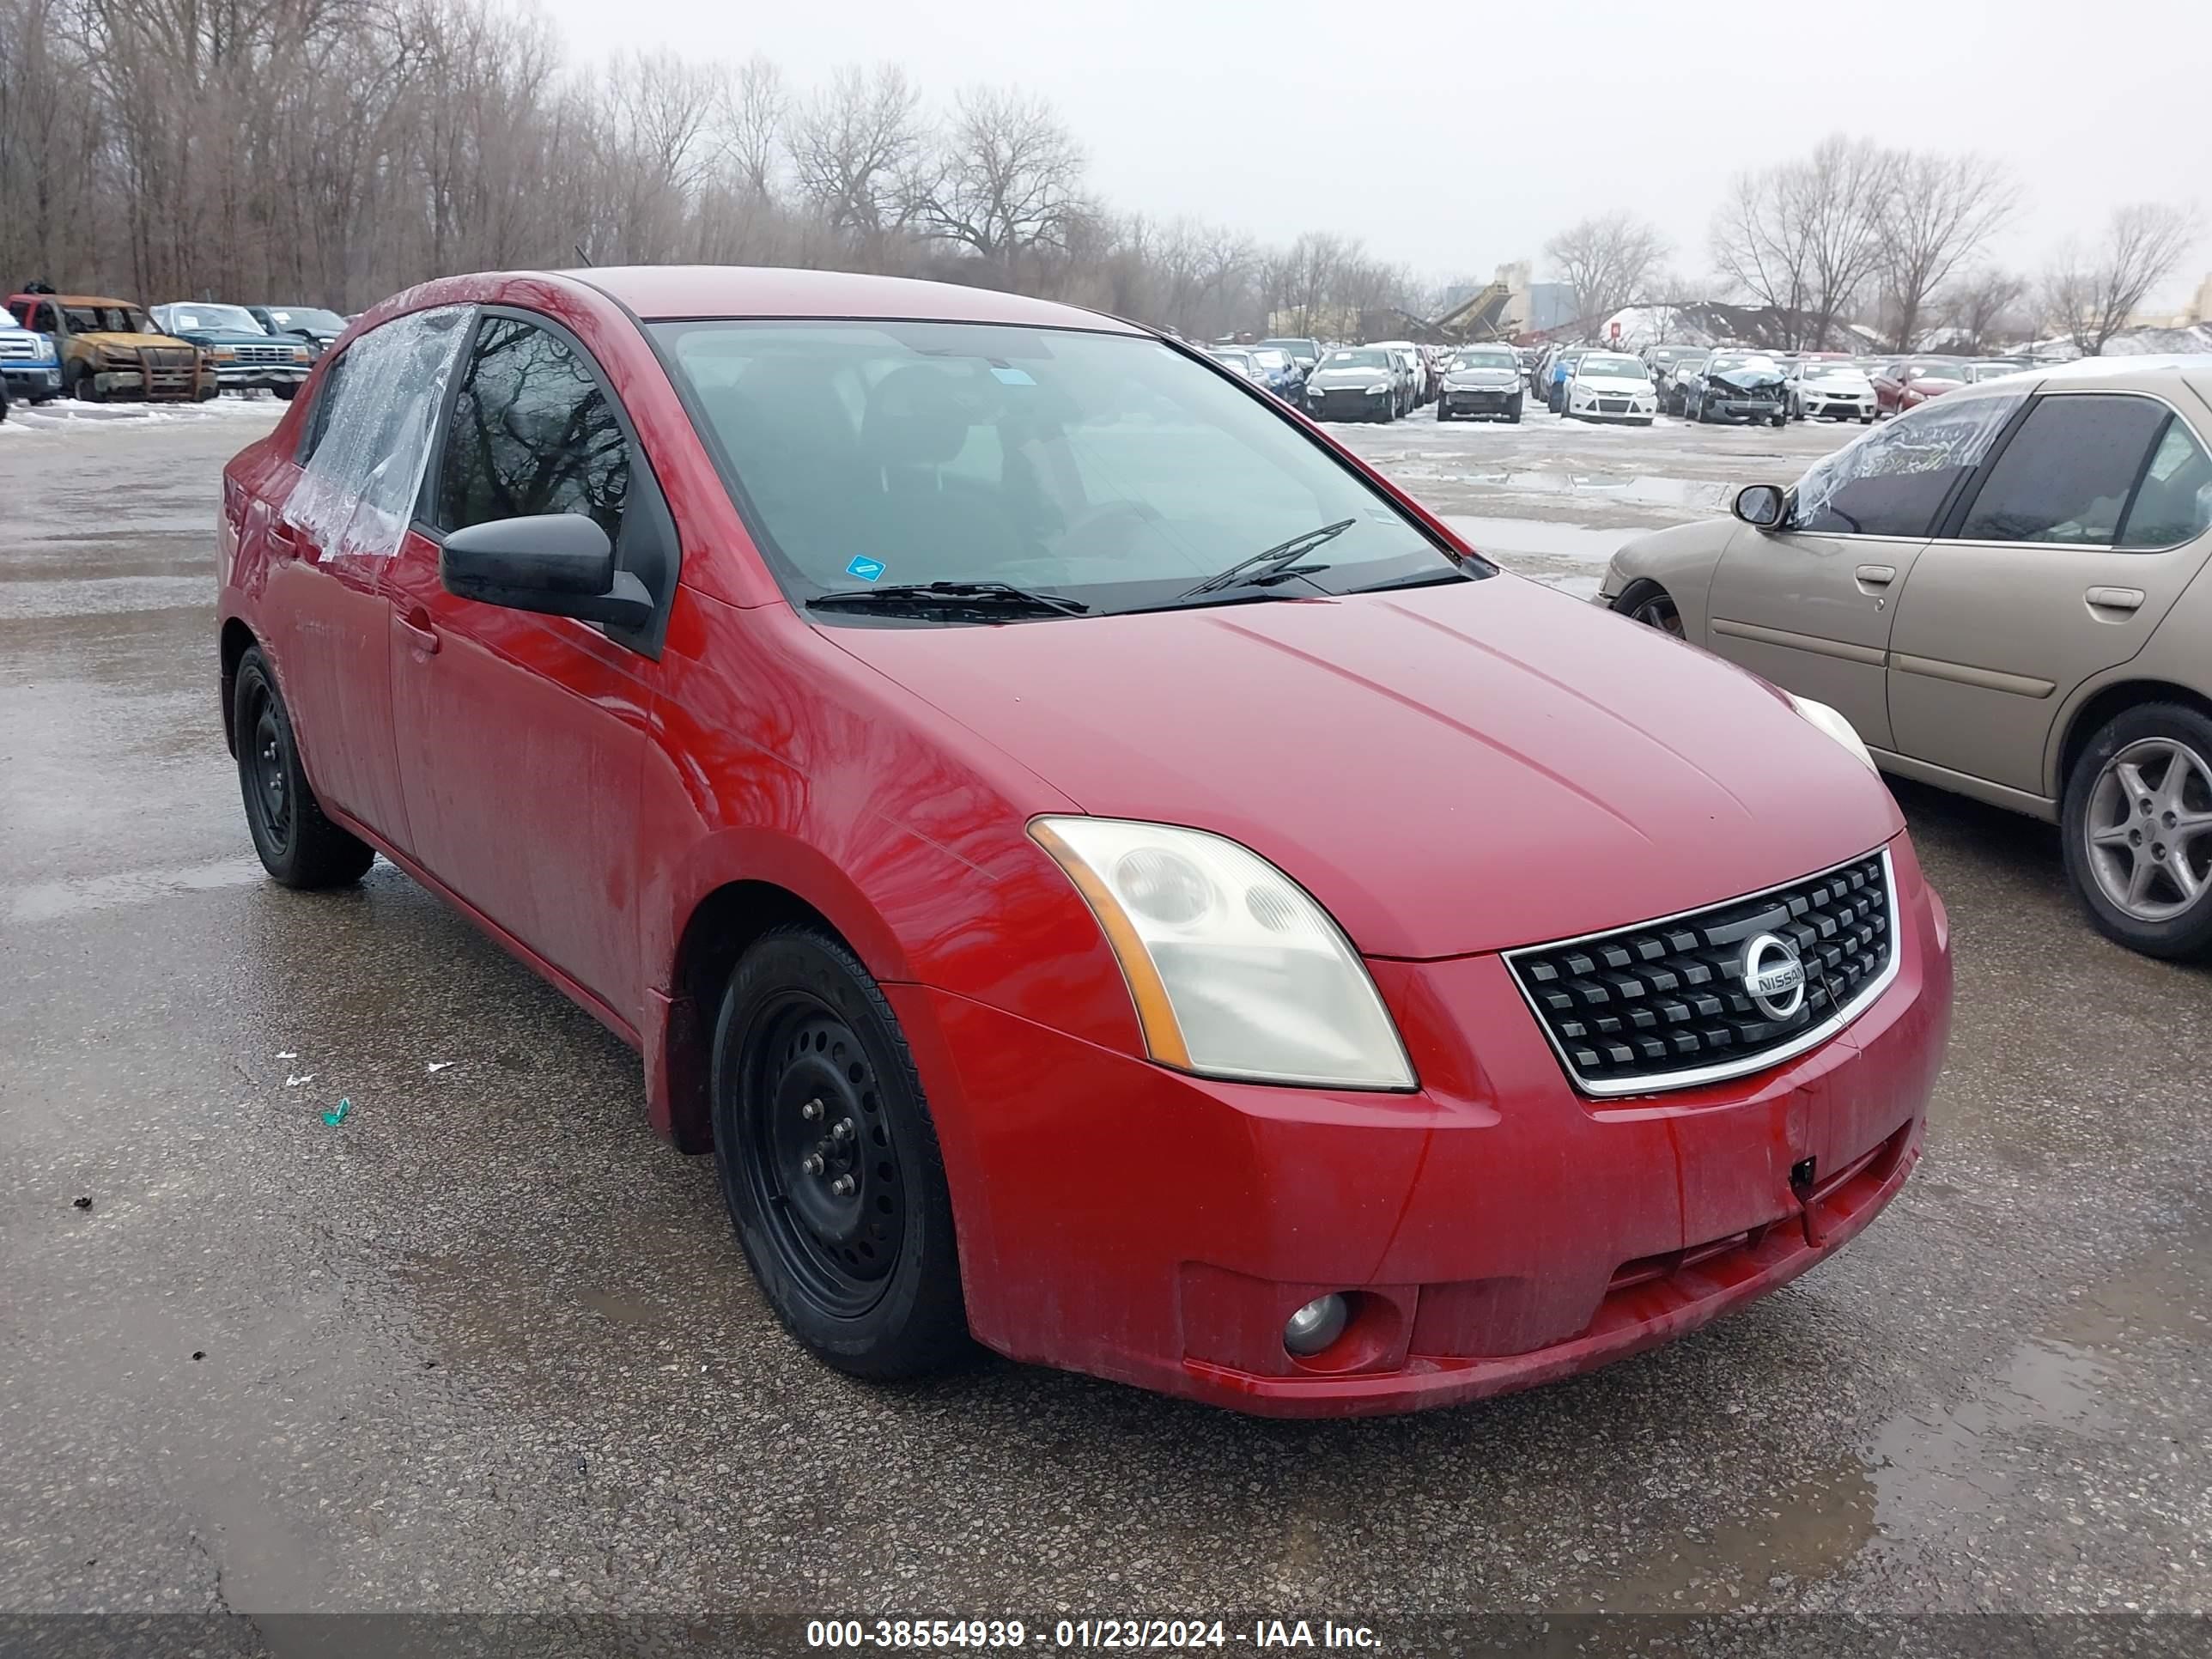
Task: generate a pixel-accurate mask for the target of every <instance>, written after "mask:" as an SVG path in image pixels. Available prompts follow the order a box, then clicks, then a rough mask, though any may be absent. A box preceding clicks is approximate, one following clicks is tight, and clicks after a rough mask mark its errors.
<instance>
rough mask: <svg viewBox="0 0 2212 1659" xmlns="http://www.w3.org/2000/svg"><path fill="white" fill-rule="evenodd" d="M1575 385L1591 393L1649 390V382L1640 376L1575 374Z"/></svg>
mask: <svg viewBox="0 0 2212 1659" xmlns="http://www.w3.org/2000/svg"><path fill="white" fill-rule="evenodd" d="M1575 384H1576V385H1577V386H1588V387H1589V389H1590V390H1591V391H1593V392H1622V393H1627V392H1649V391H1650V390H1651V382H1650V381H1649V380H1646V379H1644V376H1643V375H1641V374H1577V375H1576V376H1575Z"/></svg>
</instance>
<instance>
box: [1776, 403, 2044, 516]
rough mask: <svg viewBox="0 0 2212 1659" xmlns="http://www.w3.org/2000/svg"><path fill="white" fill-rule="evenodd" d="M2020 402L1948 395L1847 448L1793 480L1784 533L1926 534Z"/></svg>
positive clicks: (1979, 461) (1901, 417)
mask: <svg viewBox="0 0 2212 1659" xmlns="http://www.w3.org/2000/svg"><path fill="white" fill-rule="evenodd" d="M2023 390H2024V389H2023ZM2020 401H2021V393H2018V392H1997V390H1996V386H1992V387H1991V388H1990V393H1989V394H1988V395H1984V396H1971V397H1970V396H1966V395H1962V394H1960V393H1955V392H1954V393H1953V394H1952V395H1951V396H1949V397H1947V398H1941V399H1939V400H1937V401H1936V402H1934V403H1927V404H1921V406H1920V407H1919V408H1917V409H1916V410H1911V412H1909V413H1907V414H1904V415H1900V416H1898V417H1897V419H1895V420H1894V421H1892V422H1890V423H1889V424H1888V425H1887V426H1884V427H1877V428H1875V430H1874V431H1872V432H1869V433H1868V434H1867V435H1865V436H1864V437H1863V438H1861V439H1860V440H1859V441H1857V443H1852V444H1846V445H1845V446H1844V447H1843V448H1841V449H1839V450H1838V451H1837V452H1836V453H1834V454H1832V455H1830V456H1828V457H1826V459H1823V460H1820V461H1817V462H1815V463H1814V465H1813V466H1812V468H1811V470H1810V471H1808V472H1807V473H1806V474H1805V476H1804V477H1802V478H1800V479H1799V480H1798V481H1797V504H1796V511H1795V512H1793V513H1791V515H1790V528H1791V529H1792V530H1803V531H1809V532H1813V533H1814V534H1826V535H1832V536H1925V535H1927V534H1928V533H1929V531H1930V530H1931V529H1933V528H1934V526H1935V521H1936V511H1937V509H1939V508H1940V507H1942V505H1943V501H1944V499H1945V497H1947V496H1948V495H1949V494H1950V493H1951V488H1952V486H1953V485H1954V484H1955V483H1958V481H1959V475H1960V473H1962V472H1964V471H1966V470H1967V469H1968V468H1970V467H1973V466H1978V465H1980V464H1981V461H1982V459H1983V457H1984V456H1985V455H1987V454H1988V453H1989V452H1990V441H1991V440H1993V439H1994V438H1995V437H1996V435H1997V434H1998V433H1999V432H2000V431H2001V430H2002V429H2003V427H2004V423H2005V422H2007V421H2008V420H2010V419H2011V418H2012V417H2013V416H2014V415H2015V413H2017V412H2018V410H2019V409H2020Z"/></svg>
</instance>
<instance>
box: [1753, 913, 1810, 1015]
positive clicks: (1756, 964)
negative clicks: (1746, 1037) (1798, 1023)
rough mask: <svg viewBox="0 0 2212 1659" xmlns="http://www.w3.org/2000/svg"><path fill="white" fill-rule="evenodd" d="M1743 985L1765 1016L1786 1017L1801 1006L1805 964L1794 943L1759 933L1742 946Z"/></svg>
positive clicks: (1803, 996)
mask: <svg viewBox="0 0 2212 1659" xmlns="http://www.w3.org/2000/svg"><path fill="white" fill-rule="evenodd" d="M1743 988H1744V992H1745V994H1747V995H1748V996H1749V997H1750V998H1751V1000H1753V1002H1755V1003H1757V1004H1758V1005H1759V1012H1761V1013H1763V1014H1765V1016H1766V1017H1767V1018H1769V1019H1789V1018H1793V1017H1794V1016H1795V1015H1796V1012H1797V1011H1798V1010H1799V1009H1800V1008H1802V1007H1803V1006H1805V964H1804V963H1802V962H1801V961H1799V960H1798V957H1797V947H1796V945H1792V944H1790V941H1789V940H1787V939H1781V938H1778V937H1777V936H1776V935H1775V934H1772V933H1761V934H1760V935H1759V937H1758V938H1757V939H1753V940H1752V942H1751V943H1750V944H1748V945H1745V946H1744V947H1743Z"/></svg>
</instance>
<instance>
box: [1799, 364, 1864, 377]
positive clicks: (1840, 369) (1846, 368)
mask: <svg viewBox="0 0 2212 1659" xmlns="http://www.w3.org/2000/svg"><path fill="white" fill-rule="evenodd" d="M1804 371H1805V378H1806V379H1807V380H1864V379H1866V376H1865V375H1863V374H1860V373H1859V372H1858V370H1857V369H1856V368H1853V367H1852V366H1851V365H1850V364H1849V363H1807V364H1806V365H1805V366H1804Z"/></svg>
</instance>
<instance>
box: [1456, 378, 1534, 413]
mask: <svg viewBox="0 0 2212 1659" xmlns="http://www.w3.org/2000/svg"><path fill="white" fill-rule="evenodd" d="M1520 401H1521V387H1520V386H1519V385H1518V383H1516V384H1515V385H1512V386H1446V387H1445V388H1444V389H1443V392H1442V393H1441V394H1440V395H1439V397H1438V398H1437V403H1438V405H1439V406H1440V407H1441V408H1443V409H1445V410H1449V412H1450V413H1452V414H1454V415H1503V414H1504V413H1505V411H1506V410H1507V409H1509V408H1510V406H1511V405H1513V404H1517V403H1519V402H1520Z"/></svg>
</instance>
